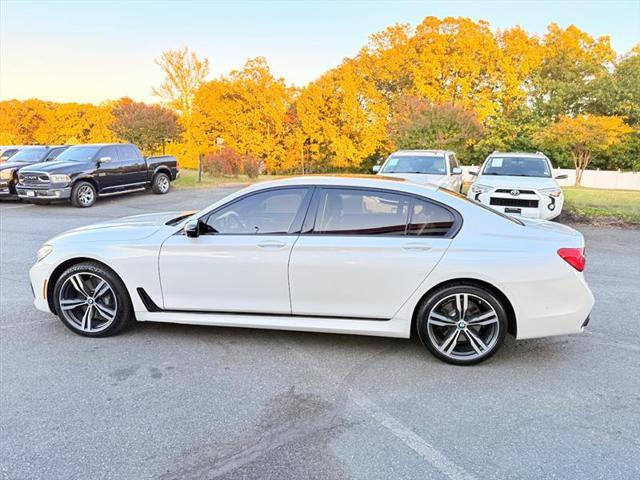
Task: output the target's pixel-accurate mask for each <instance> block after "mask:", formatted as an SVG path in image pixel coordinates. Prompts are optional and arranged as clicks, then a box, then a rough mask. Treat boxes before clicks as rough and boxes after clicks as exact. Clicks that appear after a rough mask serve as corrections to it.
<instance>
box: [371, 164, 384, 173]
mask: <svg viewBox="0 0 640 480" xmlns="http://www.w3.org/2000/svg"><path fill="white" fill-rule="evenodd" d="M380 168H382V167H381V166H380V165H374V166H373V168H372V169H371V170H373V173H378V172H379V171H380Z"/></svg>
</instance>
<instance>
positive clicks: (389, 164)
mask: <svg viewBox="0 0 640 480" xmlns="http://www.w3.org/2000/svg"><path fill="white" fill-rule="evenodd" d="M444 162H445V159H444V157H443V156H433V155H402V156H397V157H394V156H393V155H392V156H391V157H389V159H388V160H387V161H386V163H385V164H384V167H383V168H382V173H423V174H428V175H446V174H447V167H446V164H445V163H444Z"/></svg>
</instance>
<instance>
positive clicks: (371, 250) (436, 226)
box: [289, 188, 456, 319]
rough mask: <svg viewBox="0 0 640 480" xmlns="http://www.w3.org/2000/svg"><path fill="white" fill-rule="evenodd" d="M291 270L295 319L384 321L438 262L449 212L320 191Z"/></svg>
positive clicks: (393, 197) (397, 198)
mask: <svg viewBox="0 0 640 480" xmlns="http://www.w3.org/2000/svg"><path fill="white" fill-rule="evenodd" d="M316 195H317V198H315V199H314V201H313V205H314V207H313V208H316V209H317V213H316V215H315V223H314V226H313V231H312V232H310V233H308V234H307V233H305V234H303V235H301V236H300V239H299V240H298V241H297V242H296V244H295V246H294V247H293V251H292V254H291V261H290V266H289V272H290V282H291V307H292V312H293V314H294V315H321V316H331V317H352V318H362V319H390V318H392V317H393V315H394V314H395V313H396V312H397V311H398V309H400V307H401V306H402V304H403V303H404V302H405V301H406V300H407V299H408V298H409V297H410V296H411V294H412V293H413V292H414V291H415V289H416V288H417V287H418V286H419V285H420V283H421V282H422V281H423V280H424V279H425V278H426V277H427V276H428V275H429V273H430V272H431V271H432V270H433V268H434V267H435V266H436V264H437V263H438V262H439V261H440V259H441V258H442V256H443V254H444V252H445V251H446V249H447V248H448V246H449V244H450V242H451V239H450V238H449V233H450V231H451V228H452V227H453V226H454V223H455V221H456V219H455V216H454V214H453V213H452V212H451V211H449V210H448V209H446V208H444V207H442V206H440V205H438V204H435V203H433V202H430V201H426V200H424V201H423V200H419V199H417V198H415V197H412V196H407V195H401V194H396V193H390V192H385V191H380V190H366V189H342V188H322V189H318V191H317V193H316Z"/></svg>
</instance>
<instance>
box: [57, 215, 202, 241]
mask: <svg viewBox="0 0 640 480" xmlns="http://www.w3.org/2000/svg"><path fill="white" fill-rule="evenodd" d="M193 213H195V211H181V212H180V211H178V212H164V213H147V214H143V215H133V216H130V217H123V218H117V219H113V220H107V221H105V222H100V223H95V224H93V225H87V226H84V227H79V228H74V229H73V230H69V231H67V232H64V233H63V234H61V235H58V236H57V237H54V238H52V239H51V240H50V241H49V242H47V243H55V242H60V241H73V242H78V241H80V242H103V243H111V242H122V241H124V242H128V241H135V240H142V239H145V238H147V237H150V236H151V235H153V234H154V233H156V232H157V231H158V230H160V229H161V228H168V229H169V228H171V229H174V228H175V226H167V225H166V223H167V222H168V221H169V220H173V219H175V218H179V217H186V216H189V215H192V214H193Z"/></svg>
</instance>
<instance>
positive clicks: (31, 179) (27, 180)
mask: <svg viewBox="0 0 640 480" xmlns="http://www.w3.org/2000/svg"><path fill="white" fill-rule="evenodd" d="M19 179H20V183H22V184H24V185H42V184H43V183H49V175H47V174H46V173H30V172H25V173H20V177H19Z"/></svg>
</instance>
